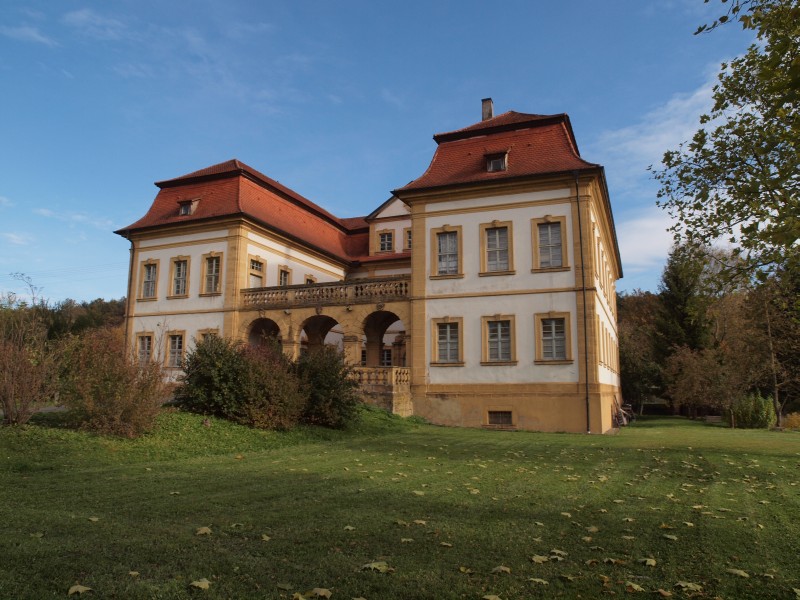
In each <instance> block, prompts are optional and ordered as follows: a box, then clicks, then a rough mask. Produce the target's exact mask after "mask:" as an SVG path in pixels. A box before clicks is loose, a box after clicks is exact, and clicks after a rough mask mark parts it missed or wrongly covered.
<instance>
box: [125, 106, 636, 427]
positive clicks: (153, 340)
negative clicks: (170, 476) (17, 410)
mask: <svg viewBox="0 0 800 600" xmlns="http://www.w3.org/2000/svg"><path fill="white" fill-rule="evenodd" d="M434 140H435V142H436V144H437V148H436V150H435V152H434V155H433V158H432V160H431V163H430V166H429V167H428V169H427V170H426V171H425V172H424V173H423V174H422V175H421V176H419V177H418V178H417V179H415V180H413V181H412V182H411V183H409V184H407V185H405V186H403V187H399V188H397V189H395V190H393V191H392V192H391V197H390V198H389V199H388V200H386V201H385V202H384V203H383V204H381V205H380V206H378V207H377V208H376V209H375V210H374V211H373V212H372V213H371V214H369V215H367V216H365V217H357V218H338V217H336V216H334V215H332V214H331V213H329V212H328V211H326V210H325V209H323V208H321V207H320V206H318V205H316V204H314V203H313V202H311V201H310V200H308V199H306V198H304V197H303V196H301V195H300V194H298V193H297V192H295V191H293V190H291V189H289V188H287V187H286V186H283V185H281V184H280V183H278V182H277V181H275V180H273V179H271V178H270V177H268V176H266V175H264V174H262V173H260V172H258V171H257V170H255V169H253V168H251V167H249V166H248V165H246V164H244V163H242V162H240V161H238V160H230V161H228V162H224V163H221V164H218V165H214V166H211V167H208V168H205V169H201V170H199V171H196V172H194V173H190V174H188V175H183V176H181V177H178V178H176V179H170V180H167V181H161V182H158V183H157V184H156V185H157V186H158V188H159V192H158V194H157V195H156V198H155V200H154V202H153V204H152V206H151V207H150V209H149V210H148V211H147V214H145V215H144V217H142V218H141V219H139V220H138V221H136V222H135V223H133V224H132V225H129V226H128V227H125V228H123V229H120V230H119V231H117V232H116V233H118V234H119V235H121V236H123V237H125V238H126V239H128V240H130V242H131V263H130V264H131V267H130V273H129V277H128V306H127V315H126V327H127V336H128V340H129V343H130V344H131V346H132V348H133V349H134V351H135V352H136V354H137V355H138V357H139V360H142V361H147V360H159V361H163V362H164V364H165V366H166V367H167V368H168V370H169V371H170V372H171V373H172V374H173V376H174V377H177V376H178V375H179V374H180V364H181V360H182V358H183V356H184V354H185V353H186V351H187V350H189V349H190V348H191V347H192V345H193V344H194V343H195V340H199V339H202V337H203V336H206V335H220V336H226V337H231V338H235V339H241V340H246V341H248V342H250V343H253V344H258V343H262V342H263V340H264V339H265V338H268V337H272V338H275V339H277V340H278V341H279V342H280V344H281V346H282V348H283V351H284V352H285V353H287V354H288V355H290V356H292V357H296V356H297V355H298V354H299V353H300V352H305V351H308V352H313V351H314V349H315V348H316V347H319V346H321V345H323V344H333V345H336V346H338V347H339V348H340V349H341V350H342V351H343V352H344V354H345V358H346V359H347V360H348V362H350V363H351V364H353V365H356V375H357V377H358V378H359V381H360V382H361V386H362V390H363V393H364V396H365V398H366V399H367V400H368V401H370V402H372V403H375V404H378V405H381V406H384V407H385V408H387V409H389V410H392V411H393V412H396V413H399V414H402V415H411V414H414V415H420V416H422V417H425V418H426V419H428V420H429V421H431V422H433V423H440V424H443V425H458V426H469V427H488V428H503V429H529V430H539V431H572V432H590V433H605V432H608V431H610V430H612V429H613V428H614V419H613V415H614V414H615V411H616V407H617V406H618V404H620V403H621V398H620V381H619V357H618V342H617V340H618V338H617V307H616V280H617V279H619V278H620V277H621V276H622V267H621V263H620V257H619V250H618V245H617V239H616V233H615V230H614V221H613V217H612V213H611V205H610V201H609V196H608V188H607V186H606V180H605V174H604V170H603V167H602V166H600V165H598V164H595V163H591V162H587V161H586V160H584V159H583V158H581V156H580V153H579V151H578V145H577V142H576V140H575V136H574V133H573V131H572V126H571V124H570V120H569V117H568V116H567V115H566V114H556V115H538V114H525V113H518V112H514V111H509V112H506V113H503V114H501V115H498V116H494V114H493V105H492V101H491V100H490V99H486V100H484V101H483V105H482V119H481V121H479V122H478V123H475V124H474V125H470V126H469V127H465V128H463V129H459V130H457V131H451V132H447V133H439V134H436V135H434Z"/></svg>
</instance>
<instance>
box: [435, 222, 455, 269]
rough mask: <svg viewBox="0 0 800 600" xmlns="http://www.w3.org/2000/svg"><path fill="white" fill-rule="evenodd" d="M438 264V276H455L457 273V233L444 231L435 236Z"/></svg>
mask: <svg viewBox="0 0 800 600" xmlns="http://www.w3.org/2000/svg"><path fill="white" fill-rule="evenodd" d="M436 244H437V256H438V263H437V269H436V272H437V273H438V274H439V275H455V274H457V273H458V233H457V232H455V231H445V232H443V233H439V234H437V236H436Z"/></svg>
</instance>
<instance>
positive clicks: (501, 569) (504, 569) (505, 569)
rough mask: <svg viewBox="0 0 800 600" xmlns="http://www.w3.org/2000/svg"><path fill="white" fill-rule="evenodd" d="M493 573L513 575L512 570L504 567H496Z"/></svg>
mask: <svg viewBox="0 0 800 600" xmlns="http://www.w3.org/2000/svg"><path fill="white" fill-rule="evenodd" d="M492 573H509V574H510V573H511V569H509V568H508V567H504V566H503V565H500V566H498V567H495V568H494V569H492Z"/></svg>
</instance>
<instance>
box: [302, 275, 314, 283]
mask: <svg viewBox="0 0 800 600" xmlns="http://www.w3.org/2000/svg"><path fill="white" fill-rule="evenodd" d="M303 282H304V283H305V285H313V284H315V283H317V277H316V275H312V274H311V273H306V274H305V275H303Z"/></svg>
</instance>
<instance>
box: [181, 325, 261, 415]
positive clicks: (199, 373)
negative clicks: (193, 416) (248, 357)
mask: <svg viewBox="0 0 800 600" xmlns="http://www.w3.org/2000/svg"><path fill="white" fill-rule="evenodd" d="M183 372H184V374H183V376H182V377H181V379H180V385H179V386H178V388H177V390H176V393H175V400H176V402H177V403H178V405H179V406H180V407H181V408H184V409H186V410H188V411H191V412H196V413H200V414H205V415H216V416H219V417H226V418H231V417H232V416H233V415H235V414H236V413H237V410H238V408H239V405H240V403H241V395H242V391H243V386H244V383H245V378H246V376H247V364H246V362H245V360H244V356H243V355H242V346H241V344H240V343H238V342H234V341H232V340H229V339H226V338H222V337H218V336H216V335H208V336H206V337H205V338H204V339H203V340H201V341H199V342H197V344H196V345H195V347H194V350H192V351H191V352H189V353H188V354H187V355H186V358H185V359H184V361H183Z"/></svg>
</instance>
